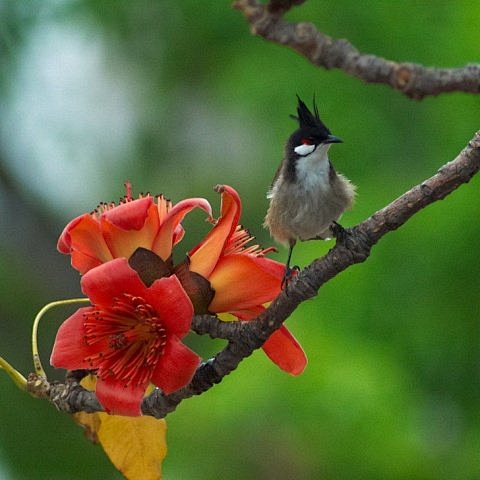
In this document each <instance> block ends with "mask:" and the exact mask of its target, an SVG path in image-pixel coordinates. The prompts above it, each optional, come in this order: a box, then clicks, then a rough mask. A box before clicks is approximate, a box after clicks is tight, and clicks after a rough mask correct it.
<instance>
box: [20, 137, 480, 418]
mask: <svg viewBox="0 0 480 480" xmlns="http://www.w3.org/2000/svg"><path fill="white" fill-rule="evenodd" d="M479 169H480V131H479V132H477V133H476V134H475V136H474V137H473V139H472V140H471V141H470V142H469V144H468V146H467V147H466V148H465V149H463V150H462V151H461V152H460V154H459V155H458V156H457V158H455V159H454V160H453V161H451V162H449V163H447V164H445V165H444V166H443V167H441V168H440V169H439V170H438V172H437V173H436V174H435V175H434V176H432V177H430V178H429V179H427V180H425V181H424V182H422V183H421V184H419V185H417V186H415V187H413V188H412V189H411V190H409V191H408V192H406V193H404V194H403V195H402V196H400V197H399V198H397V199H396V200H394V201H393V202H392V203H390V204H389V205H387V206H386V207H385V208H383V209H381V210H379V211H378V212H376V213H374V214H373V215H372V216H371V217H370V218H368V219H366V220H365V221H363V222H362V223H360V224H358V225H357V226H355V227H353V228H351V229H348V230H347V236H346V238H345V241H343V242H337V244H336V245H335V246H334V247H333V248H332V249H331V250H330V251H329V252H328V253H327V254H326V255H325V256H324V257H322V258H319V259H316V260H314V261H313V262H312V263H311V264H310V265H309V266H308V267H306V268H305V269H304V270H302V271H301V272H300V273H299V274H298V276H297V277H296V278H295V280H293V281H292V283H291V284H289V286H288V294H287V292H285V291H284V292H282V293H281V294H280V295H279V296H278V297H277V298H276V299H275V300H274V301H273V302H272V304H271V305H270V307H269V308H268V309H267V310H266V311H265V312H263V313H262V314H261V315H259V316H258V317H257V318H256V319H254V320H252V321H249V322H228V323H227V322H221V321H219V320H218V319H217V318H216V317H212V316H210V315H202V316H196V317H195V318H194V319H193V323H192V328H193V329H194V330H195V331H196V332H197V333H199V334H208V335H210V336H211V337H213V338H224V339H228V344H227V346H226V347H225V348H224V349H223V350H222V351H220V352H219V353H218V354H217V355H216V356H215V357H214V358H213V359H211V360H209V361H207V362H205V363H203V364H202V365H200V367H199V368H198V370H197V372H196V373H195V375H194V377H193V380H192V381H191V383H190V384H189V385H187V386H186V387H184V388H182V389H180V390H178V391H177V392H174V393H172V394H170V395H164V394H162V393H161V391H160V390H158V389H156V390H155V391H154V392H153V393H152V394H151V395H150V396H148V397H147V398H145V399H144V401H143V404H142V411H143V413H144V414H145V415H152V416H154V417H157V418H162V417H165V416H166V415H167V414H168V413H170V412H171V411H173V410H175V408H176V407H177V405H178V404H179V403H180V402H181V401H182V400H184V399H186V398H189V397H191V396H193V395H200V394H201V393H203V392H205V391H206V390H208V389H210V388H211V387H213V386H214V385H215V384H217V383H219V382H220V381H221V380H222V379H223V377H225V376H226V375H228V374H229V373H230V372H232V371H233V370H234V369H235V368H236V367H237V366H238V364H239V363H240V362H241V361H242V360H243V359H244V358H246V357H248V356H249V355H251V354H252V352H253V351H255V350H256V349H258V348H260V347H261V346H262V345H263V343H264V342H265V340H266V339H267V338H268V337H269V336H270V335H271V334H272V333H273V332H274V331H275V330H277V329H278V328H279V327H280V326H281V325H282V324H283V322H284V321H285V320H286V319H287V318H288V317H289V316H290V315H291V313H292V312H293V311H294V310H295V309H296V308H297V307H298V305H299V304H300V303H301V302H303V301H305V300H308V299H309V298H312V297H314V296H315V295H316V294H317V293H318V290H319V289H320V287H321V286H322V285H323V284H325V283H326V282H328V281H329V280H330V279H332V278H333V277H335V276H336V275H338V274H339V273H340V272H342V271H344V270H345V269H346V268H348V267H349V266H351V265H354V264H356V263H360V262H363V261H365V260H366V259H367V258H368V257H369V255H370V251H371V248H372V247H373V246H374V245H375V244H376V243H377V242H378V241H379V240H380V239H381V238H382V237H383V236H384V235H386V234H387V233H388V232H391V231H394V230H396V229H397V228H399V227H400V226H402V225H403V224H404V223H405V222H406V221H407V220H408V219H409V218H410V217H412V216H413V215H415V213H417V212H418V211H419V210H421V209H422V208H425V207H426V206H427V205H430V204H431V203H433V202H436V201H438V200H442V199H443V198H444V197H446V196H447V195H448V194H450V193H452V192H453V191H454V190H456V189H457V188H458V187H459V186H460V185H462V184H464V183H467V182H468V181H469V180H470V178H471V177H472V176H473V175H475V174H476V173H477V172H478V170H479ZM81 378H82V372H80V373H79V374H78V373H76V372H73V373H71V374H70V375H69V376H68V377H67V381H66V383H65V384H56V383H55V384H48V382H46V380H45V379H39V378H38V377H36V376H35V375H31V376H30V377H29V379H28V386H29V391H30V392H31V393H32V394H33V395H36V396H38V397H41V398H49V399H50V401H51V402H52V403H54V404H55V405H56V406H57V408H58V409H60V410H64V411H67V412H71V413H73V412H78V411H87V412H92V411H99V410H100V409H101V407H100V404H99V403H98V401H97V399H96V397H95V394H94V393H92V392H87V391H86V390H84V389H83V388H82V387H81V386H80V385H79V381H80V379H81Z"/></svg>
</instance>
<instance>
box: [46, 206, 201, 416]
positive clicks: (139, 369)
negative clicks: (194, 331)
mask: <svg viewBox="0 0 480 480" xmlns="http://www.w3.org/2000/svg"><path fill="white" fill-rule="evenodd" d="M127 205H128V204H127ZM81 285H82V290H83V292H84V293H85V294H86V295H87V296H88V297H89V298H90V301H91V302H92V306H90V307H85V308H80V309H79V310H77V312H75V313H74V314H73V315H72V316H71V317H69V318H68V319H67V320H66V321H65V322H64V323H63V324H62V325H61V327H60V329H59V331H58V333H57V337H56V339H55V344H54V347H53V352H52V356H51V363H52V365H53V366H55V367H60V368H66V369H68V370H77V369H88V370H93V371H95V372H96V374H97V377H98V379H97V385H96V393H97V397H98V400H99V401H100V403H101V404H102V405H103V407H104V408H105V410H106V411H107V412H109V413H111V414H117V415H129V416H136V415H141V410H140V404H141V401H142V398H143V396H144V394H145V390H146V388H147V387H148V385H149V383H150V382H151V383H154V384H155V385H157V386H158V387H160V388H161V389H162V390H163V391H164V392H165V393H167V394H168V393H171V392H174V391H176V390H178V389H179V388H181V387H183V386H185V385H186V384H188V383H189V382H190V380H191V379H192V377H193V375H194V373H195V370H196V368H197V366H198V364H199V362H200V358H199V357H198V355H197V354H196V353H194V352H192V351H191V350H190V349H189V348H187V347H186V346H185V345H183V343H181V341H180V339H181V338H183V337H184V336H185V335H186V334H187V333H188V331H189V329H190V324H191V320H192V315H193V307H192V303H191V302H190V299H189V298H188V296H187V295H186V293H185V291H184V289H183V288H182V286H181V284H180V282H179V281H178V279H177V277H176V276H175V275H172V276H169V277H163V278H160V279H158V280H155V281H154V282H153V283H152V285H151V286H150V287H146V286H145V284H144V283H143V282H142V281H141V280H140V277H139V276H138V274H137V272H136V271H135V270H133V269H132V268H131V267H130V266H129V265H128V262H127V260H126V259H124V258H119V259H115V260H112V261H109V262H107V263H105V264H103V265H101V266H99V267H97V268H95V269H93V270H91V271H89V272H88V273H86V274H85V275H84V276H83V277H82V280H81Z"/></svg>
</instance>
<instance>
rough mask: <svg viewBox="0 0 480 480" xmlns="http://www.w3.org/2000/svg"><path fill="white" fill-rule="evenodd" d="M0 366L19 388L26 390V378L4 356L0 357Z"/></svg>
mask: <svg viewBox="0 0 480 480" xmlns="http://www.w3.org/2000/svg"><path fill="white" fill-rule="evenodd" d="M0 368H1V369H3V370H5V373H6V374H7V375H8V376H9V377H10V378H11V379H12V380H13V382H14V383H15V385H16V386H17V387H18V388H19V389H20V390H27V379H26V378H25V377H24V376H23V375H22V374H21V373H20V372H19V371H18V370H16V369H15V368H13V367H12V366H11V365H10V364H9V363H8V362H7V361H6V360H5V359H4V358H2V357H0Z"/></svg>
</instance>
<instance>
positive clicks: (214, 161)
mask: <svg viewBox="0 0 480 480" xmlns="http://www.w3.org/2000/svg"><path fill="white" fill-rule="evenodd" d="M287 18H289V19H291V20H298V21H300V20H308V21H312V22H314V23H315V24H316V25H317V26H318V27H319V29H320V30H322V31H324V32H325V33H327V34H329V35H331V36H333V37H334V38H348V39H349V40H350V41H351V42H352V43H353V44H354V45H356V46H357V47H358V48H359V49H360V50H361V51H364V52H369V53H374V54H377V55H380V56H384V57H386V58H390V59H396V60H398V61H413V62H419V63H424V64H426V65H436V66H460V65H464V64H466V63H473V62H478V61H479V60H480V59H479V56H480V50H479V43H478V25H479V23H480V7H479V6H478V4H477V2H472V1H467V0H464V1H462V0H458V1H456V2H450V1H446V0H441V1H438V2H428V1H413V0H411V1H401V2H380V1H363V2H356V1H353V0H324V1H315V0H310V1H308V2H306V3H305V5H303V6H301V7H299V8H296V9H295V10H294V11H292V12H290V13H289V14H288V16H287ZM314 92H315V93H316V96H317V99H318V103H319V106H320V111H321V113H322V115H323V118H324V120H325V122H326V123H327V125H328V126H329V127H330V128H331V130H332V132H333V133H334V134H336V135H338V136H340V137H341V138H342V139H344V142H345V143H344V144H342V145H339V146H334V148H332V149H331V159H332V160H333V163H334V164H335V166H336V168H337V169H338V170H339V171H341V172H344V173H345V174H346V175H347V176H348V177H349V178H351V179H352V181H353V182H354V183H355V184H357V185H358V192H359V194H358V202H357V205H356V206H355V208H354V210H353V211H351V212H349V213H348V214H346V215H345V216H344V217H343V219H342V223H343V224H344V225H346V226H349V225H354V224H355V223H358V222H359V221H361V220H363V219H364V218H366V217H367V216H369V215H370V214H372V213H373V212H374V211H375V210H377V209H379V208H381V207H383V206H384V205H386V204H387V203H389V202H390V201H391V200H393V199H394V198H395V197H396V196H398V195H399V194H401V193H403V192H404V191H405V190H407V189H409V188H410V187H411V186H412V185H414V184H416V183H418V182H420V181H421V180H423V179H425V178H427V177H429V176H431V175H432V174H433V173H435V171H436V170H437V169H438V168H439V167H440V166H441V165H442V164H444V163H445V162H447V161H449V160H451V159H453V158H454V157H455V156H456V155H457V153H458V152H459V151H460V150H461V149H462V148H463V147H464V146H465V145H466V143H467V142H468V140H469V139H470V138H471V137H472V136H473V134H474V132H475V131H476V130H478V129H479V125H480V124H479V119H480V115H479V111H480V109H479V107H480V97H479V96H472V95H466V94H458V93H456V94H448V95H441V96H439V97H437V98H427V99H425V100H423V101H421V102H414V101H411V100H408V99H407V98H404V97H403V96H401V95H400V94H399V93H397V92H394V91H392V90H391V89H389V88H387V87H385V86H381V85H366V84H363V83H361V82H360V81H358V80H356V79H353V78H350V77H347V76H346V75H345V74H343V73H341V72H338V71H330V72H329V71H323V70H318V69H316V68H314V67H313V66H312V65H310V64H309V63H308V62H307V61H306V60H305V59H303V58H301V57H300V56H299V55H298V54H296V53H295V52H293V51H291V50H289V49H286V48H283V47H280V46H277V45H274V44H271V43H267V42H265V41H263V40H262V39H260V38H258V37H253V36H251V35H250V33H249V28H248V25H247V24H246V22H245V20H244V18H243V16H242V15H241V14H240V13H239V12H237V11H235V10H233V9H232V8H231V6H230V3H229V2H228V1H210V2H199V1H197V0H181V1H178V0H163V1H160V0H157V1H155V0H150V1H147V0H137V1H135V2H131V1H123V0H122V1H107V0H104V1H99V0H95V1H94V0H70V1H69V0H64V1H58V0H57V1H56V0H30V1H25V0H24V1H21V0H20V1H19V0H0V95H1V100H0V208H1V211H0V321H1V328H0V355H2V356H4V357H5V358H6V359H8V360H9V361H10V362H11V363H13V364H14V365H15V366H16V367H17V368H19V369H20V370H21V371H22V372H24V373H28V372H29V371H31V370H32V364H31V359H30V346H29V337H30V327H31V322H32V319H33V317H34V315H35V313H36V312H37V311H38V310H39V309H40V308H41V306H42V305H43V304H45V303H47V302H49V301H52V300H55V299H59V298H68V297H73V296H77V295H79V293H80V292H79V284H78V279H79V277H78V275H77V273H76V272H75V271H73V270H72V269H70V268H69V259H68V258H67V257H64V256H61V255H60V254H58V253H57V252H56V250H55V243H56V239H57V237H58V235H59V233H60V232H61V230H62V228H63V226H64V224H65V223H66V222H67V221H68V220H69V219H70V218H72V217H73V216H76V215H78V214H80V213H83V212H84V211H90V210H91V209H93V208H94V207H95V206H96V205H97V203H98V202H99V201H102V200H111V199H117V198H119V197H120V196H121V195H123V182H124V180H125V179H127V178H128V179H130V180H131V181H132V182H133V185H134V188H135V190H136V191H151V192H153V193H160V192H163V193H165V194H166V195H168V196H169V197H171V198H172V199H173V200H174V201H178V200H180V199H182V198H184V197H186V196H203V197H206V198H208V199H209V200H210V201H211V203H212V205H213V206H214V208H215V209H216V212H218V206H219V198H218V196H217V194H215V193H214V192H213V190H212V187H213V186H214V185H215V184H217V183H227V184H230V185H232V186H234V187H235V188H236V189H237V190H238V191H239V193H240V195H241V197H242V199H243V203H244V211H243V217H242V222H243V223H244V224H245V225H246V226H248V227H249V228H250V229H251V230H252V232H253V233H254V234H255V235H256V236H257V237H258V239H259V242H260V243H261V244H262V245H264V246H266V245H269V244H271V241H270V239H269V238H268V233H267V232H266V231H264V230H263V229H262V227H261V224H262V221H263V217H264V214H265V211H266V207H267V201H266V198H265V192H266V190H267V188H268V186H269V183H270V181H271V178H272V176H273V173H274V171H275V169H276V168H277V164H278V163H279V161H280V159H281V157H282V152H283V144H284V142H285V140H286V139H287V137H288V135H289V134H290V133H291V131H292V130H293V129H294V128H295V123H294V122H292V120H291V119H289V118H288V115H289V114H290V113H294V110H295V102H296V99H295V94H296V93H298V94H299V95H300V96H302V97H304V99H305V100H308V102H310V99H311V98H312V96H313V93H314ZM479 182H480V179H479V178H474V179H473V180H472V181H471V182H470V184H469V185H467V186H462V187H461V188H460V189H459V190H458V191H457V192H455V193H454V194H453V195H452V196H450V197H448V198H447V199H446V200H444V201H443V202H439V203H437V204H435V205H433V206H431V207H429V208H427V209H426V210H424V211H422V212H420V213H419V214H418V215H416V216H415V217H414V218H413V219H412V220H411V221H409V222H408V224H407V225H405V226H404V227H402V228H401V229H400V230H399V231H397V232H394V233H391V234H390V235H388V236H387V237H386V238H385V239H384V240H382V241H381V242H380V244H379V245H378V246H376V247H375V248H374V250H373V252H372V256H371V258H370V259H369V260H368V261H367V262H366V263H364V264H362V265H358V266H354V267H352V268H350V269H349V270H348V271H346V272H344V273H343V274H341V275H340V276H338V277H337V278H335V279H334V280H333V281H331V282H329V283H328V284H327V285H325V286H324V287H323V288H322V289H321V291H320V293H319V296H318V297H317V298H315V299H314V300H312V301H309V302H307V303H305V304H303V305H302V306H301V307H300V308H299V309H298V310H297V311H296V312H295V314H294V315H293V316H292V317H291V318H290V319H289V321H288V322H287V325H288V326H289V328H290V329H291V330H292V331H293V332H294V333H295V335H296V336H297V338H298V339H299V340H300V341H301V343H302V344H303V346H304V348H305V350H306V352H307V354H308V356H309V365H308V367H307V370H306V371H305V373H304V374H303V375H301V376H300V377H298V378H293V377H290V376H288V375H286V374H284V373H282V372H281V371H279V370H278V369H277V368H276V367H275V366H273V364H271V363H270V362H269V361H268V360H267V359H266V357H265V356H264V355H263V353H262V352H261V351H259V352H257V353H256V354H254V355H253V356H252V357H251V358H249V359H247V360H246V361H245V362H243V363H242V364H241V365H240V368H239V369H238V370H237V371H236V372H234V373H233V374H232V375H231V376H229V377H227V378H225V379H224V381H223V382H222V384H220V385H218V386H217V387H216V388H214V389H212V390H210V391H209V392H207V393H206V394H204V395H202V396H201V397H198V398H193V399H190V400H188V401H185V402H184V403H182V404H181V405H180V407H179V408H178V410H177V411H176V412H175V413H173V414H171V415H170V416H169V417H168V425H169V434H168V441H169V455H168V457H167V459H166V461H165V463H164V472H165V478H167V479H169V480H172V479H187V478H188V479H199V480H207V479H212V478H232V479H241V480H243V479H267V480H269V479H328V480H329V479H332V480H337V479H338V480H343V479H384V480H385V479H386V480H389V479H392V480H393V479H418V480H429V479H432V480H433V479H449V480H454V479H462V480H465V479H479V478H480V414H479V409H478V407H479V404H480V387H479V385H480V362H479V360H480V349H479V340H480V335H479V329H478V319H479V311H480V308H479V305H480V300H479V274H480V264H479V253H478V252H479V248H478V239H479V226H478V225H479V221H478V218H479V213H480V203H479V201H478V198H479V197H478V187H479ZM202 217H203V216H202V215H201V214H199V213H195V214H192V215H191V216H190V218H189V219H188V221H187V225H186V226H187V228H188V232H189V236H188V238H187V239H186V240H185V241H184V243H183V244H182V247H183V248H184V249H185V251H186V250H187V249H188V248H189V246H190V245H192V244H194V243H195V242H196V241H198V239H199V238H200V237H201V234H202V231H204V228H205V226H204V223H203V219H202ZM199 225H200V227H198V226H199ZM202 229H203V230H202ZM331 246H332V242H318V243H315V242H309V243H308V244H307V243H306V244H302V245H299V246H298V247H297V249H296V251H295V253H294V262H295V263H297V264H299V265H306V264H307V263H309V262H310V261H311V260H313V259H314V258H316V257H318V256H321V255H323V254H324V253H325V252H326V251H327V250H328V249H329V248H331ZM285 256H286V251H285V250H283V249H281V250H280V252H279V253H278V254H277V255H276V256H275V258H277V259H279V260H281V261H283V260H284V259H285ZM70 313H71V310H70V311H67V310H65V311H63V312H62V311H60V310H57V311H55V312H53V313H51V314H49V315H48V316H47V317H46V318H45V319H44V322H43V324H42V325H41V328H40V334H41V344H42V353H43V357H44V359H45V363H46V362H47V359H48V356H49V351H50V349H51V345H52V342H53V339H54V335H55V330H56V328H58V326H59V325H60V323H61V321H62V319H64V318H66V316H67V315H69V314H70ZM192 341H194V342H195V340H192ZM195 344H196V346H197V348H198V349H199V350H200V351H201V353H202V354H203V355H204V356H205V357H208V356H209V355H211V354H213V353H214V352H215V349H218V348H220V345H219V344H218V343H213V342H211V341H208V340H207V339H201V341H200V342H196V343H195ZM49 374H50V375H52V377H54V376H56V377H57V378H59V379H61V378H62V374H63V372H53V370H51V369H50V370H49ZM0 478H1V479H2V480H12V479H14V480H24V479H25V480H27V479H28V480H30V479H34V480H36V479H52V480H68V479H83V480H94V479H100V478H101V479H120V478H122V477H121V475H120V474H119V473H117V472H116V471H114V468H113V467H112V466H111V465H110V463H109V461H108V460H107V459H106V458H105V457H104V455H103V453H102V450H101V448H100V447H98V446H94V445H92V444H90V443H89V442H88V441H87V440H85V439H84V438H83V434H82V432H81V430H80V428H78V427H77V426H75V425H74V424H73V422H72V421H71V419H70V418H69V417H68V416H67V415H66V414H62V413H58V412H56V411H55V410H54V408H53V407H52V406H51V405H49V404H48V403H46V402H42V401H39V400H35V399H33V398H30V397H29V396H28V395H26V394H24V393H22V392H20V391H17V389H16V388H15V387H14V386H13V384H12V383H11V382H10V381H9V380H8V379H7V377H6V376H5V375H2V374H0Z"/></svg>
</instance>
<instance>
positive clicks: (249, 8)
mask: <svg viewBox="0 0 480 480" xmlns="http://www.w3.org/2000/svg"><path fill="white" fill-rule="evenodd" d="M299 3H303V1H295V0H271V1H270V2H269V3H268V4H262V3H261V2H260V1H258V0H235V2H234V3H233V7H234V8H236V9H237V10H239V11H241V12H242V13H243V14H244V15H245V18H246V19H247V21H248V22H249V23H250V26H251V31H252V33H253V34H254V35H259V36H261V37H263V38H265V39H266V40H270V41H272V42H274V43H278V44H280V45H286V46H288V47H290V48H293V50H296V51H297V52H299V53H300V54H301V55H303V56H304V57H305V58H307V59H308V60H309V61H310V62H311V63H313V64H314V65H316V66H317V67H323V68H326V69H328V70H329V69H332V68H338V69H341V70H343V71H344V72H345V73H347V74H348V75H351V76H354V77H357V78H359V79H361V80H363V81H364V82H366V83H383V84H386V85H389V86H390V87H392V88H393V89H395V90H398V91H399V92H401V93H403V94H404V95H406V96H407V97H410V98H414V99H417V100H419V99H422V98H423V97H426V96H428V95H439V94H440V93H445V92H468V93H476V94H478V93H480V65H479V64H470V65H466V66H465V67H462V68H432V67H424V66H423V65H420V64H418V63H409V62H406V63H397V62H393V61H391V60H387V59H385V58H382V57H377V56H375V55H369V54H363V53H360V52H359V51H358V50H357V49H356V48H355V47H354V46H353V45H352V44H351V43H350V42H349V41H348V40H345V39H341V40H335V39H333V38H331V37H329V36H328V35H325V34H323V33H322V32H319V31H318V30H317V29H316V28H315V26H314V25H313V24H312V23H304V22H302V23H290V22H287V21H285V20H284V19H283V18H282V15H283V14H284V13H285V12H286V11H287V10H288V9H290V8H291V7H292V6H293V5H296V4H299Z"/></svg>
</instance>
